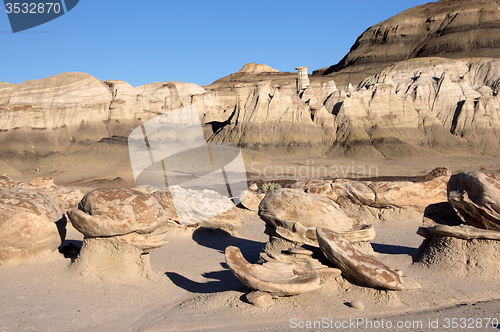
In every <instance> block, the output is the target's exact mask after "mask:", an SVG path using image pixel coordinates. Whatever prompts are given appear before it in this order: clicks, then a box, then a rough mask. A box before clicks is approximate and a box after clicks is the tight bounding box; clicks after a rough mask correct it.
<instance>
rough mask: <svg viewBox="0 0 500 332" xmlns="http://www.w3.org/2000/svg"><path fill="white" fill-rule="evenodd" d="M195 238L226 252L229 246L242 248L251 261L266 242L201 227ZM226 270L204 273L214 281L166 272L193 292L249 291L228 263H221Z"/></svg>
mask: <svg viewBox="0 0 500 332" xmlns="http://www.w3.org/2000/svg"><path fill="white" fill-rule="evenodd" d="M193 240H194V241H195V242H196V243H198V244H199V245H201V246H204V247H207V248H211V249H214V250H217V251H218V252H220V253H224V252H225V250H226V248H227V247H229V246H235V247H238V248H240V250H241V252H242V254H243V256H244V257H245V258H246V259H247V260H248V261H249V262H256V261H257V260H258V258H259V254H260V252H261V251H262V249H263V248H264V245H265V243H263V242H257V241H252V240H247V239H242V238H238V237H234V236H232V235H231V234H229V233H226V232H224V231H221V230H214V229H210V228H199V229H197V230H196V231H195V232H194V233H193ZM221 267H222V268H223V269H224V270H220V271H213V272H207V273H203V274H202V276H203V277H205V278H207V279H213V280H214V281H208V282H196V281H193V280H190V279H188V278H186V277H184V276H182V275H180V274H178V273H175V272H166V273H165V274H166V275H167V277H169V278H170V280H172V282H173V283H174V284H175V285H176V286H178V287H180V288H183V289H185V290H187V291H188V292H191V293H201V294H206V293H217V292H225V291H230V290H235V291H242V292H245V293H246V292H247V291H248V289H247V287H246V286H244V285H243V284H242V283H241V282H240V281H239V280H238V279H237V278H236V277H235V276H234V274H233V273H232V272H231V271H230V270H229V268H228V266H227V264H226V263H221Z"/></svg>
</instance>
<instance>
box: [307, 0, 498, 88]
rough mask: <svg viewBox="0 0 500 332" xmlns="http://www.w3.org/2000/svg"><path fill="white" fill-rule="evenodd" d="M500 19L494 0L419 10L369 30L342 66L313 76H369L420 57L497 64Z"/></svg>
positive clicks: (464, 1) (462, 1)
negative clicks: (493, 60)
mask: <svg viewBox="0 0 500 332" xmlns="http://www.w3.org/2000/svg"><path fill="white" fill-rule="evenodd" d="M499 18H500V7H499V6H498V3H497V2H496V1H495V0H478V1H470V0H454V1H446V0H441V1H436V2H431V3H428V4H425V5H422V6H417V7H414V8H411V9H408V10H406V11H404V12H402V13H400V14H398V15H396V16H394V17H391V18H389V19H387V20H386V21H384V22H381V23H379V24H376V25H374V26H372V27H370V28H369V29H367V30H366V31H365V32H364V33H363V34H362V35H361V36H359V38H358V39H357V40H356V42H355V43H354V45H353V46H352V48H351V50H350V52H349V53H348V54H347V55H346V56H345V57H344V58H343V59H342V60H341V61H340V62H339V63H338V64H336V65H334V66H331V67H329V68H324V69H321V70H318V71H315V74H317V75H320V74H323V75H329V74H333V73H337V75H338V74H343V75H346V74H358V73H359V74H361V75H363V74H364V75H366V76H369V75H373V74H376V73H378V72H379V71H381V70H382V69H384V68H386V67H389V66H391V65H393V64H394V63H397V62H399V61H404V60H408V59H413V58H422V57H444V58H451V59H460V58H480V57H488V58H497V57H500V50H499V48H498V45H499V44H500V37H499V32H500V24H499V23H498V21H499ZM356 84H357V82H356Z"/></svg>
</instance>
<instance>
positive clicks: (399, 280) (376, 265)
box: [316, 227, 421, 290]
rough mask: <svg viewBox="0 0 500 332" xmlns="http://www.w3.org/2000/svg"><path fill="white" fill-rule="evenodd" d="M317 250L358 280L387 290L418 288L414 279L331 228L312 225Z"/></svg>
mask: <svg viewBox="0 0 500 332" xmlns="http://www.w3.org/2000/svg"><path fill="white" fill-rule="evenodd" d="M316 232H317V238H318V243H319V246H320V248H321V251H322V252H323V253H324V254H325V256H326V257H327V258H328V259H329V260H330V261H331V262H332V263H334V264H335V265H337V266H338V267H339V268H340V269H341V270H342V272H344V273H345V274H346V275H347V276H349V277H351V278H353V279H355V280H356V281H358V282H361V283H362V284H365V285H368V286H370V287H375V288H384V289H391V290H406V289H419V288H421V286H420V285H419V284H418V283H416V282H415V281H413V280H411V279H408V278H405V277H403V276H401V275H400V273H398V272H399V271H396V270H395V269H393V268H391V267H390V266H388V265H386V264H384V263H382V262H381V261H379V260H378V259H376V258H375V257H373V256H372V255H370V254H368V253H366V252H365V251H364V250H362V249H361V248H359V247H356V246H355V245H353V243H352V242H350V241H349V240H346V239H344V238H342V237H341V236H339V235H337V234H335V233H334V232H332V231H331V230H328V229H326V228H322V227H318V228H317V229H316Z"/></svg>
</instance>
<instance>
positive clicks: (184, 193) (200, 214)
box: [153, 186, 242, 233]
mask: <svg viewBox="0 0 500 332" xmlns="http://www.w3.org/2000/svg"><path fill="white" fill-rule="evenodd" d="M153 196H154V197H155V198H156V199H158V201H159V202H160V204H162V206H163V207H164V208H165V209H166V210H167V211H168V212H169V214H170V216H171V217H170V218H171V220H173V221H175V222H177V223H179V224H180V225H181V226H189V227H209V228H220V229H223V230H225V231H228V232H230V233H234V232H236V230H238V228H240V227H241V219H242V216H241V213H240V211H239V210H238V208H237V207H236V206H235V205H234V203H233V202H232V201H231V200H230V199H229V198H227V197H226V196H224V195H221V194H219V193H217V192H215V191H212V190H191V189H187V190H186V189H183V188H180V187H178V186H171V187H170V188H169V189H168V190H158V191H156V192H154V193H153Z"/></svg>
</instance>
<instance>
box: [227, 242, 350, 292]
mask: <svg viewBox="0 0 500 332" xmlns="http://www.w3.org/2000/svg"><path fill="white" fill-rule="evenodd" d="M226 262H227V265H228V266H229V269H230V270H231V272H233V273H234V275H235V276H236V277H237V278H238V279H239V280H240V281H241V282H242V283H243V284H244V285H245V286H247V287H249V288H250V289H253V290H258V291H261V292H266V293H270V294H273V295H276V296H291V295H297V294H302V293H307V292H311V291H314V290H317V289H319V288H321V287H323V286H324V285H325V284H326V281H327V279H328V277H337V276H339V275H340V273H337V269H330V270H332V271H331V272H329V273H326V272H325V273H324V274H321V271H315V270H306V271H304V270H298V269H297V265H296V264H294V263H286V262H277V261H272V262H266V263H264V264H262V265H261V264H251V263H249V262H248V261H247V260H246V259H245V258H244V257H243V255H242V254H241V251H240V249H239V248H237V247H233V246H229V247H227V248H226ZM339 272H340V271H339ZM325 276H328V277H325Z"/></svg>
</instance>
